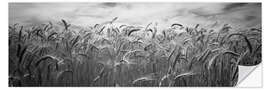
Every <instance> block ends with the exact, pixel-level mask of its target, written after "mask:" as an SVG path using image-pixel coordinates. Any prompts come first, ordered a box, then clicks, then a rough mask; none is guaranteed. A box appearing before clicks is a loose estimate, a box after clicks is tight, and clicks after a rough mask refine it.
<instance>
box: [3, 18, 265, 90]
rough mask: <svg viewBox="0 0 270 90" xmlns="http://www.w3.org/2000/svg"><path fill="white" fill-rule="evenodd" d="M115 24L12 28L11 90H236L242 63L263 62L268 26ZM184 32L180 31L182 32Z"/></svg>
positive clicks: (64, 23) (10, 36) (10, 29)
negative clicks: (53, 89)
mask: <svg viewBox="0 0 270 90" xmlns="http://www.w3.org/2000/svg"><path fill="white" fill-rule="evenodd" d="M117 19H118V18H117V17H116V18H114V19H113V20H111V21H109V22H105V23H102V24H96V25H94V26H91V27H90V28H89V29H87V30H80V31H74V30H72V29H70V28H69V27H70V26H71V24H69V23H68V22H67V21H65V20H61V25H62V26H61V27H62V28H60V29H59V28H57V29H58V30H56V28H55V27H54V24H53V23H48V24H43V25H40V26H33V27H32V28H24V26H22V25H20V24H14V25H10V26H9V44H8V45H9V86H15V87H17V86H91V87H99V86H105V87H119V86H120V87H137V86H139V87H141V86H148V87H149V86H150V87H152V86H154V87H179V86H181V87H182V86H183V87H185V86H188V87H191V86H203V87H208V86H214V87H215V86H218V87H220V86H221V87H223V86H225V87H227V86H235V85H236V83H237V80H238V65H243V66H253V65H257V64H259V63H260V62H261V46H262V42H261V32H262V31H261V28H249V29H247V30H239V31H238V30H232V29H233V28H232V27H231V26H229V24H225V25H224V26H223V27H222V28H221V29H220V30H208V29H205V28H200V25H199V24H197V25H195V26H194V27H185V26H183V25H181V24H178V23H175V24H172V25H171V27H169V29H166V30H162V31H161V32H160V33H157V31H158V28H156V25H155V24H152V23H149V24H148V25H147V26H145V27H138V26H130V25H120V26H114V22H115V21H116V20H117ZM179 31H181V32H179Z"/></svg>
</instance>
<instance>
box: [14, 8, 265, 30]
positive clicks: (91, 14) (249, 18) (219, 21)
mask: <svg viewBox="0 0 270 90" xmlns="http://www.w3.org/2000/svg"><path fill="white" fill-rule="evenodd" d="M114 17H118V19H117V21H116V23H124V24H131V25H143V26H146V25H147V24H148V23H150V22H157V23H158V26H160V27H161V28H162V27H168V26H170V25H171V24H173V23H181V24H183V25H186V26H194V25H195V24H203V25H204V26H207V27H212V26H215V25H217V26H218V25H220V26H221V25H223V24H224V23H229V24H231V25H233V26H234V27H253V26H260V25H261V4H259V3H9V24H14V23H23V24H29V25H31V24H32V25H36V24H42V23H48V22H49V21H52V22H59V21H60V20H61V19H65V20H67V21H68V22H69V23H71V24H73V25H80V26H89V25H94V24H97V23H102V22H106V21H110V20H112V19H113V18H114Z"/></svg>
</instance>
